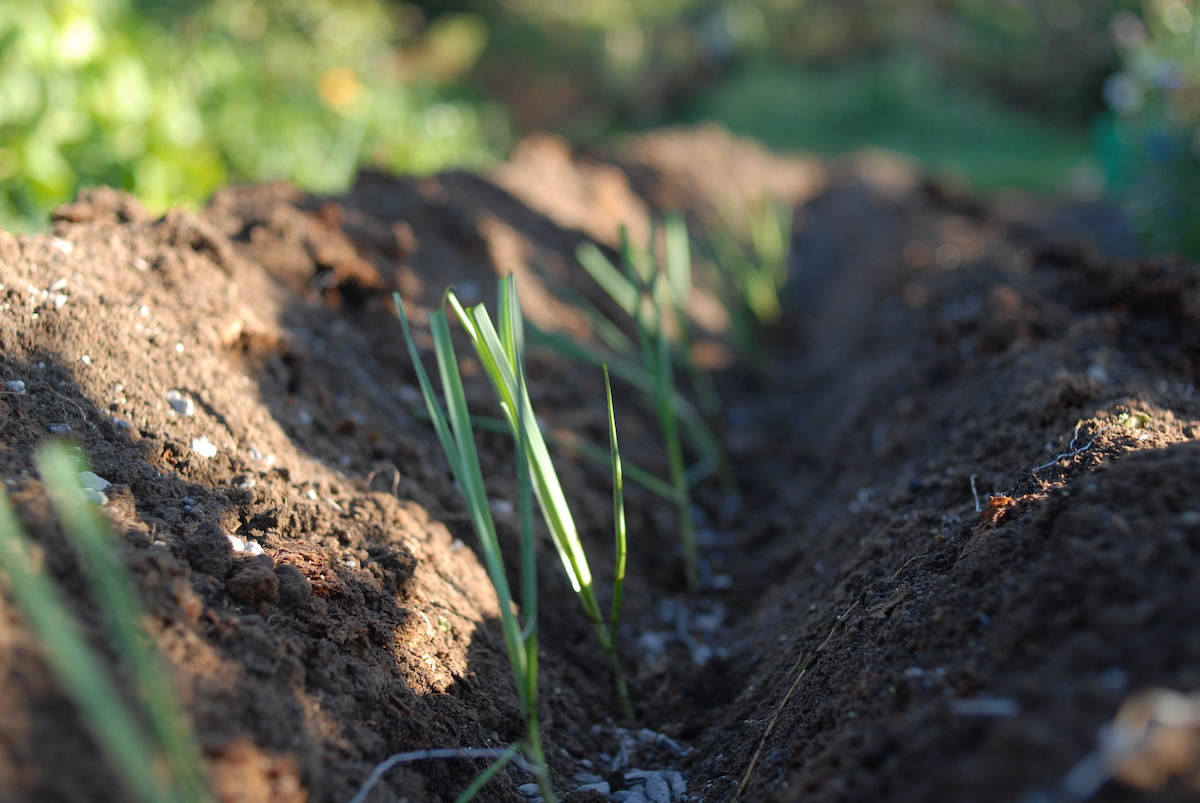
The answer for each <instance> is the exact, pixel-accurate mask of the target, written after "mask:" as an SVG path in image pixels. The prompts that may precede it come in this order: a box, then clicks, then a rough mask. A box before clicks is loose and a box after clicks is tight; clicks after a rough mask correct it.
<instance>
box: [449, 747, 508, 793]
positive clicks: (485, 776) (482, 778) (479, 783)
mask: <svg viewBox="0 0 1200 803" xmlns="http://www.w3.org/2000/svg"><path fill="white" fill-rule="evenodd" d="M517 748H518V746H517V745H512V746H510V747H509V748H508V749H507V750H505V751H504V752H503V753H501V754H500V757H499V758H497V759H496V760H495V761H493V762H492V763H491V764H490V765H488V768H487V769H486V770H484V771H483V772H481V773H479V777H477V778H476V779H475V780H473V781H471V785H470V786H468V787H467V788H466V789H464V790H463V792H462V794H461V795H459V796H458V797H457V798H455V800H454V803H468V801H470V800H471V799H473V798H474V797H475V795H477V794H479V793H480V791H482V790H483V787H484V786H486V785H487V782H488V781H490V780H492V777H493V776H495V774H496V773H497V772H499V771H500V770H502V769H504V765H505V764H507V763H508V762H509V761H511V760H512V757H513V756H514V755H516V752H517Z"/></svg>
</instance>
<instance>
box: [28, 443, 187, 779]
mask: <svg viewBox="0 0 1200 803" xmlns="http://www.w3.org/2000/svg"><path fill="white" fill-rule="evenodd" d="M36 462H37V467H38V471H39V472H40V473H41V475H42V478H43V479H44V480H45V482H46V490H47V492H48V493H49V494H50V498H51V500H52V501H53V502H54V507H55V509H56V510H57V511H58V514H59V516H60V517H61V518H62V522H63V529H64V530H65V531H66V532H67V534H68V536H69V537H70V540H71V542H72V543H73V545H74V546H75V548H76V549H77V550H78V551H79V552H80V553H81V556H82V558H83V559H82V560H81V561H80V563H81V565H82V566H83V569H84V572H85V574H86V575H87V578H88V583H89V585H90V586H91V587H92V588H93V589H94V590H95V592H96V597H97V599H98V601H99V602H100V607H101V609H102V610H103V611H104V614H105V617H106V620H107V625H108V628H109V632H110V633H111V635H112V637H113V640H114V643H115V646H116V648H117V652H118V654H119V655H120V656H121V657H122V659H123V661H124V663H125V664H126V665H127V667H128V669H129V670H130V672H131V674H132V676H133V681H134V685H135V687H136V688H137V691H138V697H139V698H140V700H141V702H142V705H143V706H144V707H145V710H146V713H147V714H148V715H149V720H150V725H151V728H152V730H153V732H154V736H155V738H156V739H157V741H158V743H159V744H160V745H161V746H162V749H163V752H164V754H165V755H164V758H165V759H166V761H167V764H168V767H167V775H168V778H169V781H170V784H171V786H172V787H173V789H174V795H175V797H176V799H177V800H180V801H201V800H207V799H209V794H208V791H207V784H206V783H205V780H204V773H203V769H202V762H201V758H200V751H199V749H198V748H197V747H196V743H195V740H194V739H193V738H192V734H191V726H190V723H189V722H188V718H187V715H186V714H185V713H184V711H183V708H182V707H181V706H180V704H179V696H178V693H177V692H176V690H175V685H174V683H172V681H171V677H170V675H169V673H168V672H167V668H166V666H164V664H163V662H162V658H161V656H160V655H159V654H158V652H157V651H156V650H155V649H154V648H153V646H151V644H150V641H149V637H148V636H147V634H146V632H145V631H144V630H142V628H141V625H140V622H141V620H142V618H143V616H144V610H143V606H142V602H141V598H140V597H139V596H138V595H137V593H136V592H135V591H134V588H135V586H134V582H133V578H132V577H131V576H130V575H129V572H128V570H127V569H126V568H125V566H124V565H123V564H121V563H118V561H117V557H116V553H115V546H116V545H115V543H114V542H113V537H112V532H111V530H110V529H109V527H108V526H107V523H106V522H105V521H104V520H103V519H102V518H101V517H100V514H99V511H98V509H97V508H96V507H95V505H93V504H92V503H91V502H89V501H88V500H87V499H86V498H84V496H83V491H82V489H81V487H80V485H79V480H78V478H77V469H76V466H75V464H74V461H73V460H72V458H71V457H70V456H69V455H68V454H67V452H66V448H65V447H64V446H63V445H62V444H60V443H51V444H50V445H48V446H47V447H46V448H45V449H44V450H43V451H42V452H41V453H40V454H38V456H37V461H36Z"/></svg>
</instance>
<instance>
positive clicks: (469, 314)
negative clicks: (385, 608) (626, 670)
mask: <svg viewBox="0 0 1200 803" xmlns="http://www.w3.org/2000/svg"><path fill="white" fill-rule="evenodd" d="M499 299H500V301H499V310H498V320H499V326H498V327H497V326H495V325H493V323H492V319H491V316H490V315H489V314H488V312H487V310H486V309H485V308H484V307H483V305H482V304H479V305H476V306H473V307H470V308H464V307H463V306H462V304H461V303H460V302H459V300H458V298H457V297H456V296H455V295H454V293H453V291H452V290H447V292H446V297H445V304H446V305H448V306H449V307H450V308H451V309H453V310H454V312H455V314H456V315H457V317H458V319H459V321H460V323H461V324H462V326H463V329H464V330H465V331H466V333H467V335H468V337H469V338H470V340H471V342H472V344H473V345H474V347H475V351H476V353H477V354H478V356H479V359H480V362H481V363H482V365H483V367H484V370H485V372H486V373H487V375H488V378H489V379H490V380H491V383H492V387H493V389H494V390H495V392H496V396H497V399H498V401H499V402H500V407H501V409H502V410H503V412H504V419H505V421H506V423H507V424H508V427H509V431H510V433H511V434H512V436H513V439H514V441H515V445H516V459H517V485H518V492H517V496H518V509H519V518H520V545H521V546H520V551H521V560H520V565H521V573H520V576H521V607H520V614H519V615H518V614H517V613H516V612H515V611H514V608H513V605H512V602H513V597H512V593H511V591H510V589H509V585H508V579H507V575H506V574H505V571H504V560H503V556H502V554H501V550H500V542H499V539H498V537H497V534H496V525H495V522H494V520H493V519H492V514H491V507H490V504H489V501H488V498H487V491H486V488H485V486H484V481H483V472H482V468H481V467H480V464H479V456H478V453H477V451H476V449H475V440H474V437H475V435H474V430H473V426H472V421H471V416H470V412H469V411H468V409H467V401H466V395H465V394H464V391H463V385H462V377H461V375H460V373H459V369H458V361H457V358H456V356H455V352H454V344H453V341H452V340H451V336H450V326H449V323H448V321H447V316H446V312H445V309H442V310H438V311H436V312H431V313H430V314H429V327H430V332H431V334H432V336H433V345H434V353H435V355H436V357H437V363H438V371H439V374H440V376H441V380H442V390H443V393H444V395H445V399H446V408H447V410H446V411H443V409H442V406H441V404H440V403H439V401H438V398H437V394H436V393H435V391H434V389H433V384H432V383H431V382H430V380H429V376H428V374H427V373H426V371H425V368H424V366H423V364H422V363H421V360H420V354H419V353H418V351H417V347H416V344H415V342H414V341H413V338H412V333H411V331H410V328H409V323H408V318H407V316H406V315H405V313H404V305H403V301H402V300H401V299H400V297H399V295H396V296H394V300H395V303H396V309H397V312H398V314H399V316H400V321H401V325H402V327H403V329H404V337H405V341H406V342H407V345H408V351H409V355H410V356H411V357H412V360H413V365H414V366H415V368H416V371H417V377H418V379H419V382H420V385H421V392H422V395H423V396H424V399H425V404H426V407H427V409H428V412H429V416H430V418H431V420H432V421H433V426H434V429H435V430H436V432H437V435H438V439H439V440H440V441H441V444H442V448H443V449H444V450H445V453H446V458H447V460H448V461H449V463H450V467H451V470H452V471H453V472H454V477H455V479H456V480H457V482H458V485H459V488H460V489H461V491H462V494H463V497H464V500H465V501H466V503H467V509H468V511H469V513H470V517H471V522H472V524H473V525H474V527H475V532H476V534H477V535H478V536H479V541H480V546H481V549H482V551H483V557H484V564H485V566H486V568H487V572H488V577H489V578H490V579H491V582H492V585H493V586H494V588H495V590H496V595H497V597H498V598H499V601H500V615H501V628H502V630H503V633H504V641H505V646H506V648H507V650H508V656H509V664H510V666H511V668H512V672H513V677H514V679H515V680H516V683H517V692H518V696H519V698H520V701H521V710H522V714H523V716H524V718H525V724H526V741H525V743H524V744H523V745H521V748H520V749H521V751H522V752H523V753H524V754H525V755H526V757H527V759H528V761H529V763H530V765H531V766H532V767H533V768H534V769H535V773H534V774H535V777H536V778H537V782H538V785H539V787H540V788H541V791H542V795H543V797H544V798H545V799H546V800H547V801H553V800H555V797H554V790H553V788H552V787H551V786H550V780H549V775H548V774H547V772H546V760H545V755H544V753H543V750H542V746H541V738H540V735H539V731H538V717H537V691H538V689H537V681H538V668H537V667H538V663H537V662H538V649H537V606H538V597H537V546H536V545H537V540H536V537H535V533H534V529H533V514H532V499H533V498H536V499H537V501H538V504H539V506H540V508H541V510H542V514H543V517H544V518H545V521H546V525H547V527H548V528H549V531H550V535H551V538H552V540H553V542H554V546H555V549H556V550H557V552H558V555H559V558H560V559H561V561H562V564H563V568H564V569H566V572H567V576H568V579H569V580H570V582H571V586H572V588H573V589H574V591H575V593H576V596H577V597H578V598H579V601H580V603H581V605H582V606H583V609H584V613H585V615H586V616H587V619H588V621H589V622H590V623H591V625H592V627H593V630H594V631H595V633H596V637H597V640H598V641H599V642H600V647H601V650H602V651H603V653H604V656H605V659H606V661H607V662H608V665H609V668H610V670H611V672H612V675H613V682H614V686H615V688H616V695H617V702H618V706H619V709H620V713H621V716H623V717H624V718H626V719H630V720H632V719H633V707H632V705H631V704H630V701H629V692H628V689H627V687H626V684H625V679H624V675H623V673H622V671H621V666H620V661H619V659H618V656H617V651H616V631H617V619H618V612H619V606H620V600H621V593H622V588H623V585H624V579H625V578H624V575H625V551H626V539H625V527H624V521H625V515H624V500H623V495H622V493H621V491H620V489H621V470H620V456H619V454H618V453H617V448H616V440H615V436H616V428H615V427H616V425H615V420H614V418H613V416H612V397H611V393H610V394H609V432H610V436H611V437H612V443H611V447H610V448H611V452H610V456H611V462H612V465H613V485H614V505H615V508H616V509H615V511H614V517H615V521H616V538H617V556H616V572H615V579H614V589H613V607H612V613H611V615H610V616H609V617H608V618H607V620H606V618H605V617H604V616H603V615H602V614H601V611H600V606H599V603H598V602H597V599H596V594H595V588H594V581H593V579H592V573H591V568H590V566H589V564H588V560H587V555H586V554H585V553H584V551H583V544H582V543H581V542H580V539H579V535H578V532H577V530H576V528H575V522H574V519H573V517H572V515H571V510H570V507H569V506H568V504H567V501H566V497H565V496H564V494H563V491H562V486H561V484H560V483H559V480H558V475H557V473H556V471H555V469H554V464H553V463H552V462H551V460H550V453H549V450H548V449H547V447H546V442H545V439H544V438H543V436H542V434H541V431H540V430H539V428H538V426H537V420H536V418H535V416H534V412H533V406H532V404H531V402H530V399H529V390H528V387H527V385H526V382H525V343H524V323H523V319H522V315H521V308H520V304H519V302H518V301H517V294H516V286H515V284H514V282H513V279H512V277H508V278H506V279H503V280H502V281H501V282H500V289H499ZM511 757H512V754H511V753H510V754H508V755H507V756H504V757H502V758H500V759H498V763H501V764H502V763H503V762H505V761H507V760H509V759H510V758H511ZM494 766H495V765H494ZM496 769H498V767H496ZM492 771H494V769H490V770H489V772H492Z"/></svg>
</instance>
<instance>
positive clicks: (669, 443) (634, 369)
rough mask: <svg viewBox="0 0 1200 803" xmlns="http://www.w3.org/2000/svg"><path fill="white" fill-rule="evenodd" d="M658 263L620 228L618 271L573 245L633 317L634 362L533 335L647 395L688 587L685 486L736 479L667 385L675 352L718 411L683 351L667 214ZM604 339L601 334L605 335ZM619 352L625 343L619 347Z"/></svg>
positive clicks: (680, 299)
mask: <svg viewBox="0 0 1200 803" xmlns="http://www.w3.org/2000/svg"><path fill="white" fill-rule="evenodd" d="M664 241H665V248H666V264H665V269H660V268H659V266H658V264H657V261H656V260H655V257H654V254H653V252H652V251H641V250H639V249H636V248H635V247H634V246H633V244H632V243H631V242H630V240H629V237H628V235H627V233H626V232H625V230H624V229H622V230H621V262H622V265H623V267H624V273H622V272H621V271H620V270H618V269H617V268H616V267H615V266H614V265H613V264H612V263H611V262H609V261H608V259H607V258H605V256H604V255H603V254H602V253H600V250H599V249H598V248H596V246H594V245H592V244H591V243H585V244H583V245H581V246H580V247H579V249H578V251H577V257H578V259H579V261H580V264H582V265H583V266H584V268H585V269H586V270H587V271H588V273H589V274H590V275H591V276H592V278H593V279H594V280H595V281H596V283H597V284H599V285H600V287H601V288H602V289H603V290H604V291H605V292H606V293H608V295H609V296H610V297H611V298H612V299H613V301H614V302H616V304H617V305H618V306H619V307H620V308H621V309H622V310H624V311H625V312H626V313H627V314H629V315H630V316H631V317H632V318H633V320H634V323H635V326H636V330H637V338H638V351H639V352H640V355H641V361H640V364H639V363H638V362H635V361H634V360H633V359H631V358H629V357H623V356H621V355H613V356H609V355H605V354H603V353H601V352H599V351H598V350H597V349H595V348H593V347H591V346H588V345H586V344H582V343H578V342H575V341H572V340H570V339H568V338H565V337H563V336H561V335H552V334H545V333H539V334H540V337H541V339H542V340H543V341H544V342H546V343H548V344H549V345H551V346H552V347H554V348H555V349H557V350H558V351H560V352H561V353H564V354H567V355H568V356H572V357H575V358H577V359H582V360H585V361H587V362H591V363H594V364H595V363H604V362H608V361H611V364H612V371H613V374H614V375H616V376H618V377H620V378H621V379H624V380H625V381H627V382H629V383H630V384H632V385H634V386H635V387H637V388H639V389H640V390H642V391H643V392H644V393H646V395H647V396H649V397H650V399H651V400H652V401H653V407H654V412H655V415H656V416H657V418H658V420H659V426H660V428H661V430H662V435H663V443H664V448H665V450H666V453H667V464H668V470H669V473H670V485H671V488H672V489H673V490H674V493H673V494H672V497H673V499H672V501H674V502H675V504H676V507H677V509H678V518H679V533H680V540H681V542H682V544H683V558H684V574H685V577H686V579H687V584H688V588H690V589H692V590H695V589H696V588H697V587H698V585H699V577H700V573H699V555H698V551H697V548H696V537H695V526H694V524H693V522H692V516H691V501H690V495H689V494H690V489H691V487H692V485H694V484H695V483H696V482H698V481H699V479H700V478H702V477H703V476H704V474H705V473H707V472H711V471H713V470H715V471H717V473H718V476H719V477H720V479H721V481H722V484H723V485H724V486H725V489H726V492H727V494H729V495H730V496H731V497H736V495H737V490H736V489H737V484H736V481H735V480H734V478H733V473H732V471H731V469H730V467H729V461H728V458H727V457H726V456H725V453H724V451H723V450H722V449H721V447H720V444H719V443H718V441H717V438H716V436H715V435H714V434H713V432H712V429H711V427H710V426H709V425H708V423H707V422H706V421H705V416H703V415H701V414H700V413H699V412H698V411H697V410H696V408H695V407H693V406H692V405H691V404H690V403H689V402H687V401H686V400H685V399H684V398H683V396H682V395H680V394H679V392H678V391H677V390H676V388H675V376H674V370H675V369H674V363H675V355H676V354H678V355H679V359H680V362H681V363H682V364H683V367H684V368H685V369H686V370H687V372H688V375H689V376H690V377H691V380H692V387H693V389H694V390H695V392H696V396H697V398H699V399H700V402H701V406H702V407H703V408H704V409H705V411H706V413H707V414H708V416H709V417H711V418H717V417H719V415H720V408H721V404H720V399H719V398H718V397H717V394H716V389H715V387H714V386H713V384H712V379H711V377H709V375H708V374H707V373H706V372H704V371H702V370H700V369H699V368H698V366H696V365H695V363H694V362H693V361H692V359H691V357H690V352H691V344H692V335H691V328H690V321H689V318H688V316H687V312H686V309H685V305H686V300H687V298H688V295H689V294H690V293H691V291H692V268H691V253H690V245H689V239H688V235H687V227H686V225H685V224H684V221H683V219H682V218H681V217H679V216H677V215H672V216H668V218H667V219H666V221H665V223H664ZM668 315H669V316H670V317H671V318H672V319H673V322H674V329H675V330H676V340H677V342H676V343H674V344H673V343H672V342H671V338H670V336H669V334H668V327H667V322H666V319H667V317H668ZM605 339H606V341H607V340H608V338H605ZM619 351H621V352H622V354H623V353H624V352H625V349H620V350H619ZM681 429H682V432H684V433H686V434H687V435H688V439H689V440H690V441H691V442H692V444H693V445H694V446H695V447H696V448H697V450H698V451H699V453H700V455H701V461H700V463H699V464H698V465H697V466H695V467H693V468H692V469H691V470H689V469H688V467H687V466H686V464H685V461H684V455H683V444H682V442H681V439H680V436H681Z"/></svg>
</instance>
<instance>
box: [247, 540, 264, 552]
mask: <svg viewBox="0 0 1200 803" xmlns="http://www.w3.org/2000/svg"><path fill="white" fill-rule="evenodd" d="M245 552H246V554H247V555H262V554H263V548H262V544H260V543H258V542H257V541H250V542H248V543H247V544H246V549H245Z"/></svg>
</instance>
